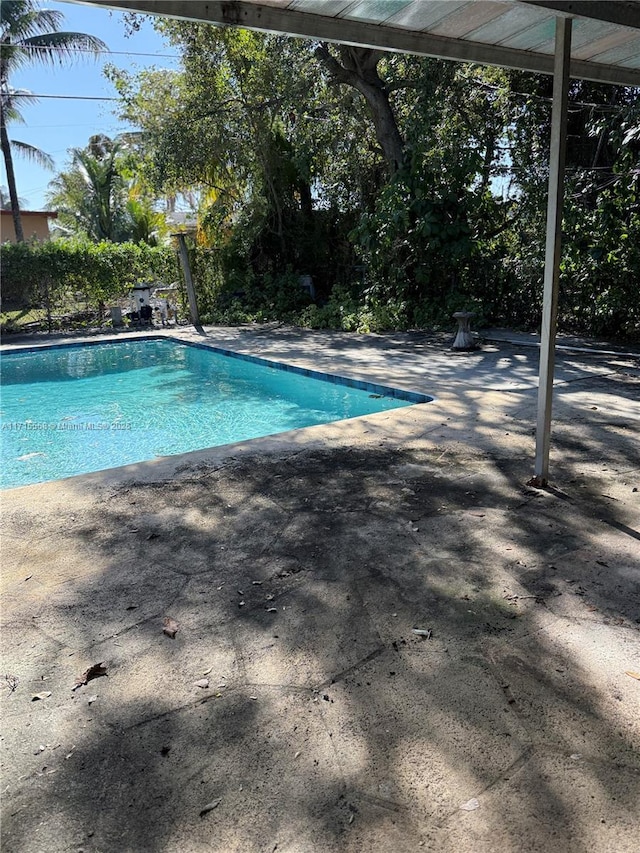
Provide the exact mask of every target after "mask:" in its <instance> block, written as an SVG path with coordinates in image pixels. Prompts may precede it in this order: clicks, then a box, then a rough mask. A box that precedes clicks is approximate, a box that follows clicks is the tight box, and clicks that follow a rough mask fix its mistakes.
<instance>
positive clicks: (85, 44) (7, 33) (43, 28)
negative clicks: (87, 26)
mask: <svg viewBox="0 0 640 853" xmlns="http://www.w3.org/2000/svg"><path fill="white" fill-rule="evenodd" d="M0 12H1V21H0V50H1V52H0V146H1V147H2V155H3V157H4V162H5V167H6V170H7V185H8V188H9V195H10V198H11V211H12V214H13V223H14V228H15V232H16V239H17V240H18V241H19V242H22V241H23V240H24V232H23V229H22V221H21V217H20V202H19V199H18V192H17V189H16V179H15V172H14V168H13V156H12V143H11V140H10V139H9V134H8V130H7V125H8V124H9V123H10V122H11V121H12V120H13V121H16V120H19V119H20V112H19V109H18V104H19V102H20V101H22V102H25V101H27V100H29V99H31V100H33V96H30V95H29V94H28V93H25V92H19V91H17V90H15V89H13V88H12V87H11V83H10V80H11V75H12V73H13V72H14V71H16V69H18V68H20V67H21V66H23V65H25V64H27V63H29V62H42V63H45V64H50V65H55V64H57V63H62V62H64V61H66V60H69V59H70V58H72V57H73V55H74V54H73V51H74V50H76V49H78V48H80V49H83V50H90V51H93V52H96V53H97V52H98V51H101V50H104V49H106V45H105V44H104V42H103V41H101V40H100V39H99V38H96V37H95V36H91V35H86V34H84V33H75V32H63V31H61V30H60V26H61V24H62V22H63V20H64V15H62V13H60V12H56V11H53V10H50V9H41V8H40V7H39V5H38V3H37V2H35V0H2V2H1V7H0ZM14 147H15V148H16V150H18V151H20V152H21V153H23V154H27V155H28V156H31V157H33V158H34V159H36V160H39V161H40V162H50V158H49V160H47V155H43V153H42V152H40V151H39V150H38V149H36V148H33V146H27V145H25V144H24V143H18V144H17V145H16V144H15V143H14ZM43 158H44V160H43Z"/></svg>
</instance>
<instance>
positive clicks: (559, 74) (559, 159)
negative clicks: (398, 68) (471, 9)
mask: <svg viewBox="0 0 640 853" xmlns="http://www.w3.org/2000/svg"><path fill="white" fill-rule="evenodd" d="M570 58H571V19H570V18H556V51H555V62H554V67H553V106H552V113H551V148H550V156H549V197H548V202H547V240H546V248H545V258H544V301H543V306H542V330H541V334H540V374H539V376H540V380H539V384H538V420H537V426H536V461H535V469H534V477H533V481H532V482H533V483H534V484H535V485H537V486H546V484H547V480H548V477H549V446H550V439H551V406H552V401H553V374H554V368H555V341H556V323H557V317H558V287H559V281H560V252H561V244H562V202H563V198H564V167H565V159H566V150H567V102H568V93H569V62H570Z"/></svg>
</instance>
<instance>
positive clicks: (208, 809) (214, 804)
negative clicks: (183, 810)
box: [200, 799, 222, 817]
mask: <svg viewBox="0 0 640 853" xmlns="http://www.w3.org/2000/svg"><path fill="white" fill-rule="evenodd" d="M221 802H222V800H221V799H220V800H213V802H211V803H207V805H206V806H205V807H204V808H203V809H200V817H204V816H205V815H206V814H209V812H212V811H213V810H214V809H217V808H218V806H219V805H220V803H221Z"/></svg>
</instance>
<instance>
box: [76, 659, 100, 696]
mask: <svg viewBox="0 0 640 853" xmlns="http://www.w3.org/2000/svg"><path fill="white" fill-rule="evenodd" d="M106 674H107V668H106V666H105V665H104V663H94V664H93V666H90V667H89V669H87V670H85V671H84V672H83V673H82V675H81V676H80V677H79V678H76V683H75V684H74V685H73V687H72V688H71V689H72V690H77V689H78V687H82V686H83V685H85V684H87V683H88V682H89V681H92V680H93V679H94V678H101V677H102V676H103V675H106Z"/></svg>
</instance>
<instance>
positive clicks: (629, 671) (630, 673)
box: [625, 669, 640, 681]
mask: <svg viewBox="0 0 640 853" xmlns="http://www.w3.org/2000/svg"><path fill="white" fill-rule="evenodd" d="M625 675H630V676H631V678H637V679H638V681H640V672H632V671H631V670H630V669H628V670H627V671H626V672H625Z"/></svg>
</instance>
